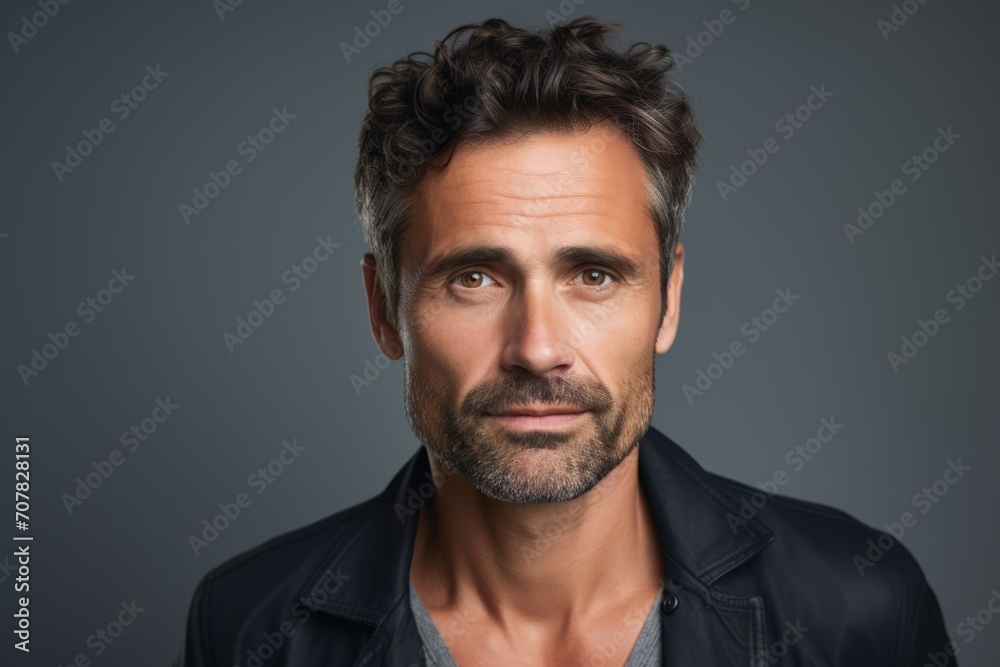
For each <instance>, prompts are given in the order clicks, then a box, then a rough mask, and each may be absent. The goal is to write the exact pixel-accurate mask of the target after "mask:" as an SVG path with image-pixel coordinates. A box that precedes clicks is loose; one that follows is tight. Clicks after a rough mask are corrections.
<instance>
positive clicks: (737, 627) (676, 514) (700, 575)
mask: <svg viewBox="0 0 1000 667" xmlns="http://www.w3.org/2000/svg"><path fill="white" fill-rule="evenodd" d="M639 478H640V482H641V484H642V487H643V489H644V491H645V493H646V495H647V498H648V499H649V502H650V506H651V508H652V512H653V517H654V520H655V522H656V528H657V534H658V536H659V540H660V546H661V548H662V549H663V553H664V557H665V563H666V568H667V576H668V583H667V586H666V588H667V590H668V591H670V592H673V593H674V594H675V595H676V596H677V598H678V600H679V604H678V605H677V608H676V609H675V610H674V611H673V612H671V613H662V614H661V630H662V642H663V656H664V664H665V665H690V664H708V665H750V666H752V667H759V666H761V665H763V664H764V657H765V650H766V649H765V648H764V647H765V646H766V645H767V634H766V630H765V625H764V606H763V600H762V599H761V597H759V596H745V595H735V594H732V593H728V592H725V591H723V590H721V589H719V588H718V587H715V586H713V583H714V582H715V581H716V580H717V579H718V578H719V577H722V576H723V575H725V574H726V573H727V572H729V571H730V570H732V569H733V568H735V567H737V566H738V565H740V564H741V563H744V562H745V561H747V560H748V559H750V558H752V557H753V556H755V555H756V554H757V553H759V552H760V550H761V549H763V548H764V547H766V546H767V545H768V544H770V543H771V542H772V541H773V540H774V533H772V532H771V530H770V529H769V528H768V527H767V526H765V525H764V524H763V522H761V521H760V520H758V519H757V518H756V517H753V518H751V519H748V520H744V519H742V518H740V508H739V506H738V505H737V503H736V502H734V501H733V500H732V498H731V497H729V496H728V495H726V494H725V493H723V492H722V490H721V489H719V488H718V487H717V486H716V485H715V484H714V483H713V482H712V480H711V476H710V475H709V474H708V473H706V472H705V470H704V469H703V468H702V467H701V466H699V465H698V464H697V462H695V460H694V459H692V458H691V457H690V456H689V455H688V454H687V453H686V452H684V451H683V450H682V449H681V448H680V447H679V446H677V445H676V444H675V443H674V442H673V441H671V440H670V439H669V438H667V437H666V436H664V435H663V434H662V433H660V432H659V431H657V430H656V429H654V428H650V429H649V430H648V431H647V432H646V434H645V435H644V436H643V438H642V440H641V441H640V444H639ZM734 519H738V520H734Z"/></svg>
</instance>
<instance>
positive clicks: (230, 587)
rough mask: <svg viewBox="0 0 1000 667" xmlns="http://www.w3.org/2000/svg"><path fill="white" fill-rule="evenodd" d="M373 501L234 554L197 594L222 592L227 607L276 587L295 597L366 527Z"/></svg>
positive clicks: (208, 576) (206, 578) (209, 574)
mask: <svg viewBox="0 0 1000 667" xmlns="http://www.w3.org/2000/svg"><path fill="white" fill-rule="evenodd" d="M377 499H378V496H374V497H372V498H369V499H367V500H365V501H363V502H360V503H357V504H355V505H352V506H350V507H348V508H346V509H343V510H340V511H338V512H335V513H334V514H331V515H329V516H327V517H324V518H322V519H319V520H317V521H314V522H312V523H309V524H306V525H304V526H300V527H298V528H295V529H292V530H289V531H287V532H285V533H282V534H280V535H277V536H275V537H272V538H269V539H267V540H265V541H264V542H262V543H260V544H258V545H257V546H255V547H252V548H250V549H247V550H245V551H243V552H241V553H238V554H236V555H235V556H233V557H231V558H229V559H227V560H225V561H223V562H222V563H220V564H219V565H217V566H215V567H213V568H212V569H211V570H209V571H208V572H207V573H205V575H204V576H203V577H202V578H201V580H200V581H199V583H198V588H199V589H202V590H208V589H211V590H212V591H213V592H216V593H218V592H221V591H223V590H224V591H225V598H226V599H227V600H228V601H229V602H230V603H234V602H235V603H238V602H239V597H240V595H241V593H240V591H246V592H252V595H254V596H258V597H259V596H260V595H261V594H262V592H266V591H267V590H271V589H277V588H279V587H280V588H284V589H286V590H287V591H288V593H289V594H292V593H294V595H295V596H296V597H297V596H298V594H299V593H300V592H301V591H302V588H303V587H304V586H305V585H306V583H308V581H309V578H310V577H311V576H312V575H313V573H314V571H315V569H316V568H318V567H319V566H320V565H321V564H322V563H323V561H324V559H325V557H326V556H327V554H328V553H329V552H330V551H331V550H332V549H336V548H338V547H339V546H341V545H342V543H343V541H344V540H347V539H350V536H352V535H353V534H355V532H356V530H357V528H358V526H359V525H363V524H364V523H365V522H366V521H367V515H368V513H369V510H370V509H371V508H372V505H373V504H374V503H375V502H376V500H377ZM250 581H252V582H253V583H254V586H253V587H250V588H249V589H248V587H246V585H245V584H246V583H247V582H250ZM296 586H297V588H296ZM292 589H294V590H292ZM244 595H246V593H244ZM234 596H235V597H234Z"/></svg>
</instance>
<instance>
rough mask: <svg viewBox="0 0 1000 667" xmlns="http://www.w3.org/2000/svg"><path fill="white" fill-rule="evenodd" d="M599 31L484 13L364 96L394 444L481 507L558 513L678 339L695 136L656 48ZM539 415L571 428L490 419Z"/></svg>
mask: <svg viewBox="0 0 1000 667" xmlns="http://www.w3.org/2000/svg"><path fill="white" fill-rule="evenodd" d="M610 31H611V28H610V26H608V25H606V24H603V23H600V22H597V21H594V20H592V19H590V18H588V17H584V18H581V19H578V20H576V21H573V22H572V23H570V24H568V25H566V26H562V27H557V28H554V29H552V30H547V31H543V32H531V31H527V30H523V29H519V28H513V27H511V26H509V25H508V24H507V23H505V22H503V21H500V20H497V19H491V20H489V21H485V22H483V23H482V24H479V25H471V26H462V27H461V28H458V29H456V30H454V31H452V33H450V34H449V35H448V36H447V37H445V39H444V40H441V41H440V42H438V43H437V48H436V51H435V53H434V54H433V55H432V54H423V55H425V56H427V59H425V60H421V59H419V58H418V57H417V54H414V55H411V56H410V57H408V58H406V59H402V60H400V61H397V62H396V63H395V64H394V65H393V66H392V67H389V68H384V69H382V70H378V71H376V72H375V74H373V76H372V80H371V82H370V85H369V99H368V103H369V109H368V113H367V115H366V117H365V120H364V123H363V126H362V132H361V140H360V145H361V156H360V159H359V162H358V168H357V173H356V177H355V196H356V201H357V206H358V211H359V214H360V216H361V221H362V225H363V227H364V231H365V236H366V240H367V241H368V243H369V244H370V245H371V247H372V249H373V251H374V252H373V254H368V255H366V257H365V260H364V261H363V268H364V278H365V285H366V290H367V293H368V299H369V311H370V316H371V325H372V331H373V333H374V335H375V338H376V341H377V342H378V344H379V346H380V347H381V348H382V350H383V352H385V353H386V354H387V355H388V356H390V357H391V358H398V357H400V356H405V363H406V387H405V394H406V408H407V417H408V419H409V420H410V424H411V426H412V427H413V429H414V432H415V433H416V434H417V435H418V437H420V439H421V440H422V441H423V442H424V443H425V444H426V445H427V446H428V448H429V449H430V451H431V452H432V453H433V454H434V455H435V456H436V457H437V459H438V460H439V461H440V462H441V463H442V464H443V465H444V466H445V467H446V468H448V469H451V470H456V471H458V472H460V473H462V475H463V477H465V478H466V479H467V480H468V481H469V482H470V483H472V484H473V485H474V486H475V487H476V488H478V489H479V490H480V491H481V492H483V493H484V494H485V495H487V496H489V497H492V498H496V499H499V500H507V501H520V502H552V501H561V500H568V499H571V498H575V497H577V496H579V495H581V494H582V493H584V492H586V491H587V490H589V489H590V488H592V487H593V486H594V485H595V484H596V483H597V482H599V481H600V480H601V479H602V478H603V477H604V476H605V475H606V474H607V473H609V472H610V471H611V470H612V469H614V468H615V467H616V466H617V465H618V463H620V462H621V461H622V460H623V459H624V458H625V457H626V456H627V455H628V454H629V453H630V452H631V451H632V449H633V448H634V446H635V444H636V441H637V439H638V437H639V436H641V435H642V433H643V432H644V431H645V430H646V428H647V427H648V425H649V422H650V420H651V418H652V412H653V397H654V358H655V356H654V355H655V353H661V354H662V353H664V352H666V351H667V349H669V347H670V345H671V344H672V343H673V340H674V337H675V335H676V330H677V323H678V317H679V307H680V286H681V282H682V279H683V247H682V246H681V245H680V244H679V242H678V234H679V231H680V225H681V220H682V216H683V211H684V209H685V207H686V204H687V202H688V199H689V196H690V185H691V172H692V170H693V169H694V167H695V153H696V149H697V144H698V142H699V140H700V138H701V137H700V134H699V131H698V129H697V125H696V122H695V118H694V114H693V112H692V110H691V108H690V106H689V105H688V103H687V100H686V99H685V97H684V95H683V93H682V92H681V91H680V90H679V88H677V87H676V85H675V84H673V83H672V82H670V81H669V79H667V77H666V76H665V73H666V71H667V70H669V69H670V67H671V66H672V64H673V61H672V58H671V56H670V54H669V52H668V51H667V50H666V49H665V48H664V47H662V46H649V45H648V44H637V45H635V46H633V47H632V48H631V49H629V50H628V51H627V52H626V53H624V54H619V53H616V52H615V51H614V50H612V49H611V48H610V47H609V46H608V44H607V43H606V41H605V38H606V35H607V34H608V33H609V32H610ZM462 35H465V36H466V37H467V39H466V40H465V41H464V43H463V44H459V37H461V36H462ZM404 353H405V355H404ZM553 409H559V410H562V411H571V412H575V413H577V414H576V415H575V416H564V417H553V416H549V417H546V418H539V417H512V416H504V415H503V413H510V412H525V411H534V412H537V411H546V410H553Z"/></svg>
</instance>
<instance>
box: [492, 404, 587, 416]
mask: <svg viewBox="0 0 1000 667" xmlns="http://www.w3.org/2000/svg"><path fill="white" fill-rule="evenodd" d="M584 412H586V410H579V409H577V408H560V407H552V406H549V407H544V408H511V409H509V410H504V411H502V412H497V413H495V414H494V416H495V417H547V416H549V415H580V414H583V413H584Z"/></svg>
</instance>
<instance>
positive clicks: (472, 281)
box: [452, 271, 493, 289]
mask: <svg viewBox="0 0 1000 667" xmlns="http://www.w3.org/2000/svg"><path fill="white" fill-rule="evenodd" d="M485 280H493V279H492V278H490V277H489V276H487V275H486V274H485V273H483V272H482V271H466V272H465V273H462V274H459V275H457V276H455V279H454V280H453V281H452V282H457V283H458V284H459V285H461V286H462V287H464V288H466V289H479V288H480V287H482V285H483V284H484V281H485Z"/></svg>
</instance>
